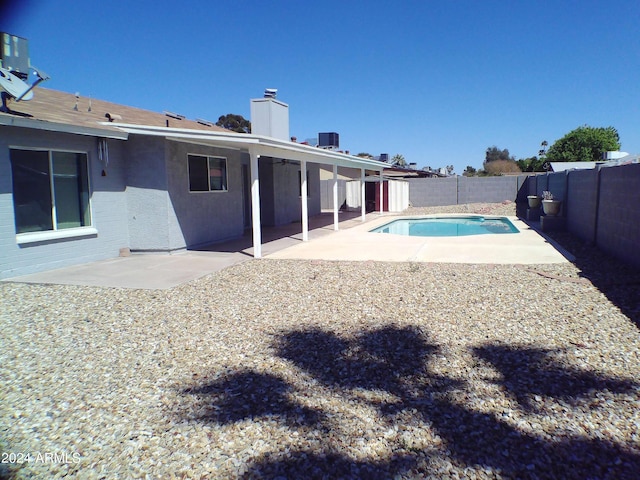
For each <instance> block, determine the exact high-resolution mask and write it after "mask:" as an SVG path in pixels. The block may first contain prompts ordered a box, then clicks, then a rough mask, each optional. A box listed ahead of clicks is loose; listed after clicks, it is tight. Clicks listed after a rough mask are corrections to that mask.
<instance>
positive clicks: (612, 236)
mask: <svg viewBox="0 0 640 480" xmlns="http://www.w3.org/2000/svg"><path fill="white" fill-rule="evenodd" d="M545 190H548V191H550V192H551V193H553V196H554V198H556V199H558V200H562V215H563V216H564V217H565V218H566V222H567V223H566V225H567V230H568V231H570V232H571V233H573V234H574V235H576V236H577V237H579V238H581V239H582V240H584V241H586V242H589V243H593V244H595V245H596V246H597V247H598V248H600V249H601V250H602V251H604V252H606V253H608V254H610V255H612V256H614V257H617V258H619V259H621V260H623V261H626V262H628V263H630V264H632V265H634V266H635V267H637V268H640V164H631V165H622V166H617V167H598V168H595V169H592V170H569V171H566V172H558V173H547V174H541V175H530V176H527V175H518V176H505V177H450V178H416V179H409V202H410V203H411V205H412V206H414V207H432V206H446V205H456V204H464V203H494V202H502V201H505V200H510V201H515V202H516V203H517V204H519V205H520V208H519V210H521V209H523V208H526V202H527V196H528V195H542V192H543V191H545Z"/></svg>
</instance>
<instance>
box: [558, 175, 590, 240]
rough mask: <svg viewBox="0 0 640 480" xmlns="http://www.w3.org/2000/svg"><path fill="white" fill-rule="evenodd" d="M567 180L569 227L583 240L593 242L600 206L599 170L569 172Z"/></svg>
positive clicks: (566, 213) (566, 211) (566, 209)
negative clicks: (598, 195)
mask: <svg viewBox="0 0 640 480" xmlns="http://www.w3.org/2000/svg"><path fill="white" fill-rule="evenodd" d="M567 181H568V183H567V194H566V196H565V198H566V208H565V215H566V217H567V229H568V230H569V231H570V232H573V233H574V234H575V235H576V236H578V237H580V238H581V239H582V240H584V241H587V242H593V241H595V232H596V213H597V207H598V202H597V200H598V198H597V193H596V192H597V188H598V171H597V170H595V169H594V170H574V171H572V172H569V174H568V178H567Z"/></svg>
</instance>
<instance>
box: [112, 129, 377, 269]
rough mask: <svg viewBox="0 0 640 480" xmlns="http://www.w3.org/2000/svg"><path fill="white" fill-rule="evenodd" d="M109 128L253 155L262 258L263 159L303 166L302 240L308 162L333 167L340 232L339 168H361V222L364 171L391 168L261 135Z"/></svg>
mask: <svg viewBox="0 0 640 480" xmlns="http://www.w3.org/2000/svg"><path fill="white" fill-rule="evenodd" d="M109 126H110V127H116V128H118V129H120V130H122V131H123V132H125V133H127V134H133V135H147V136H155V137H164V138H166V139H168V140H174V141H179V142H186V143H194V144H198V145H208V146H212V147H221V148H231V149H235V150H241V151H245V152H247V153H249V155H250V159H251V160H250V170H251V211H252V224H253V225H252V228H253V256H254V257H256V258H260V257H261V256H262V240H261V238H262V227H261V224H260V177H259V169H258V158H259V157H261V156H264V157H272V158H282V159H287V160H295V161H299V162H300V166H301V186H300V187H301V188H300V201H301V204H302V205H301V207H302V208H301V210H302V239H303V241H307V240H308V238H309V232H308V230H309V228H308V210H307V195H306V194H304V192H306V191H307V175H306V169H307V162H308V163H317V164H324V165H331V166H332V167H333V218H334V230H338V181H337V178H338V167H348V168H357V169H360V172H361V173H360V180H361V193H360V196H361V209H362V221H364V220H365V182H364V178H365V170H374V171H377V172H379V174H380V179H381V180H382V172H383V170H384V169H385V168H387V167H388V166H389V164H388V163H385V162H380V161H378V160H372V159H368V158H361V157H355V156H353V155H347V154H345V153H341V152H336V151H335V150H324V149H321V148H317V147H312V146H310V145H304V144H301V143H294V142H289V141H286V140H279V139H276V138H271V137H265V136H261V135H253V134H244V133H234V132H221V131H211V132H207V131H199V130H191V129H185V128H171V127H154V126H149V125H133V124H126V123H109ZM383 195H384V193H383V186H382V181H381V182H380V209H381V211H382V208H383V207H382V205H383V204H384V202H383Z"/></svg>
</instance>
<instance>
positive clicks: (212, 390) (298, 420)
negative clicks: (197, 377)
mask: <svg viewBox="0 0 640 480" xmlns="http://www.w3.org/2000/svg"><path fill="white" fill-rule="evenodd" d="M291 390H292V388H291V386H290V385H289V384H288V383H286V382H285V381H284V380H281V379H280V378H278V377H276V376H274V375H269V374H266V373H258V372H251V371H246V372H238V373H235V374H233V375H231V376H230V377H229V378H226V379H224V380H221V381H218V382H213V383H209V384H206V385H202V386H199V387H196V388H187V389H185V390H184V391H183V393H185V394H189V395H195V396H197V397H198V399H199V403H200V405H201V407H202V408H203V409H204V410H205V412H206V413H204V414H203V415H201V416H200V417H199V420H200V421H210V422H215V423H219V424H221V425H225V424H230V423H235V422H240V421H243V420H256V421H258V420H259V419H260V418H264V417H270V418H274V417H275V418H278V419H280V421H282V422H283V423H285V424H287V425H289V426H292V427H299V426H314V427H317V428H319V427H320V426H321V424H322V412H320V411H317V410H313V409H311V408H308V407H305V406H302V405H298V404H296V403H294V402H292V401H291V400H290V399H289V396H288V395H289V392H290V391H291Z"/></svg>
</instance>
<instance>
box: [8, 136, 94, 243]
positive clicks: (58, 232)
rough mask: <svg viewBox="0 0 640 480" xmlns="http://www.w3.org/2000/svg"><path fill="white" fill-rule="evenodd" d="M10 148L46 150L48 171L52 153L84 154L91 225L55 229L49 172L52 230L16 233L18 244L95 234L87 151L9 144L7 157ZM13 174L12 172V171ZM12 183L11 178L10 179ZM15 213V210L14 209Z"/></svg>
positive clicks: (50, 165)
mask: <svg viewBox="0 0 640 480" xmlns="http://www.w3.org/2000/svg"><path fill="white" fill-rule="evenodd" d="M11 150H23V151H31V152H47V154H48V157H49V172H51V171H53V168H52V162H53V153H54V152H59V153H74V154H81V155H85V158H86V161H87V189H88V194H89V199H88V203H89V205H88V208H89V218H90V221H91V225H87V226H84V227H76V228H64V229H57V218H56V205H55V201H54V199H55V186H54V184H53V178H52V176H51V174H49V185H50V187H51V197H52V198H51V215H52V224H53V230H41V231H37V232H24V233H16V243H17V244H18V245H22V244H28V243H36V242H46V241H49V240H58V239H65V238H77V237H86V236H91V235H97V234H98V229H97V228H96V227H95V226H94V217H93V202H92V198H93V195H92V193H93V190H92V187H91V160H90V156H89V152H88V151H86V150H72V149H61V148H44V147H31V146H24V145H9V158H11ZM12 175H13V172H12ZM12 183H13V180H12ZM13 195H14V192H13V190H12V193H11V196H12V199H11V201H12V202H14V201H15V200H14V197H13ZM14 215H15V211H14ZM14 228H15V216H14Z"/></svg>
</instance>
